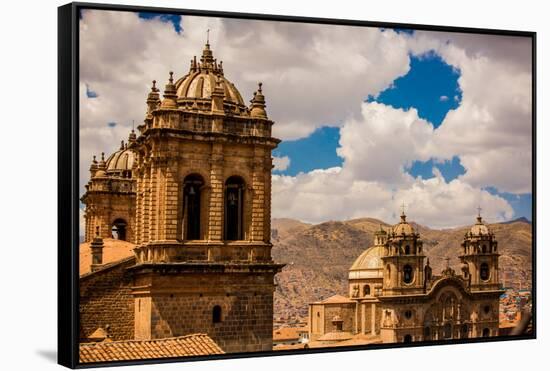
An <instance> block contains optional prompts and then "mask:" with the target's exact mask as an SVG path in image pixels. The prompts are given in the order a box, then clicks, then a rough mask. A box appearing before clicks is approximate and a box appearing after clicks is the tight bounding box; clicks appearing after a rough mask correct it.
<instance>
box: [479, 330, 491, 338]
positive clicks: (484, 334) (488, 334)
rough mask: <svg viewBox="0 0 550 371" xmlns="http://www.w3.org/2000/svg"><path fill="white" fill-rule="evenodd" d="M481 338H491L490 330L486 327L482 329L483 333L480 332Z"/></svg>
mask: <svg viewBox="0 0 550 371" xmlns="http://www.w3.org/2000/svg"><path fill="white" fill-rule="evenodd" d="M481 336H483V337H484V338H488V337H489V336H491V330H489V329H488V328H487V327H485V328H484V329H483V332H482V334H481Z"/></svg>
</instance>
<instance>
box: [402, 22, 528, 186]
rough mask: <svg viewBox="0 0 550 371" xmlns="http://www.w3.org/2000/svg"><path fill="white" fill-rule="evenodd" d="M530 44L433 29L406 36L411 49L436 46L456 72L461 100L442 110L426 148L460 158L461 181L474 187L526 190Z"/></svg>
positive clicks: (500, 37) (525, 40) (434, 153)
mask: <svg viewBox="0 0 550 371" xmlns="http://www.w3.org/2000/svg"><path fill="white" fill-rule="evenodd" d="M530 43H531V41H530V39H528V38H519V37H505V36H494V35H466V34H447V33H438V32H429V33H428V32H418V33H417V34H415V37H414V38H411V39H409V45H410V48H411V51H413V52H414V53H423V52H425V51H426V50H428V49H432V50H435V51H436V52H437V53H438V54H439V55H441V56H442V57H443V59H444V60H445V61H446V62H447V63H448V64H450V65H452V66H454V67H455V68H457V69H458V70H460V73H461V76H460V78H459V80H458V82H459V85H460V88H461V90H462V102H461V104H460V106H459V107H458V108H457V109H456V110H452V111H450V112H449V113H448V114H447V116H446V117H445V119H444V121H443V123H442V124H441V126H440V127H439V128H438V129H437V130H436V131H435V132H434V136H433V139H432V141H431V145H430V147H429V148H428V149H429V151H430V152H431V153H432V154H433V156H435V157H438V156H439V157H442V158H445V159H450V158H451V157H452V156H455V155H456V156H459V157H460V159H461V163H462V165H463V166H464V168H465V170H466V173H465V174H464V176H463V180H464V181H466V182H468V183H469V184H472V185H473V186H476V187H488V186H492V187H495V188H497V189H498V190H500V191H502V192H510V193H529V192H531V187H532V176H531V167H532V158H531V151H532V144H531V141H532V131H531V123H532V121H531V115H532V111H531V107H532V96H531V78H532V71H531V49H530V48H531V44H530ZM510 169H513V171H510Z"/></svg>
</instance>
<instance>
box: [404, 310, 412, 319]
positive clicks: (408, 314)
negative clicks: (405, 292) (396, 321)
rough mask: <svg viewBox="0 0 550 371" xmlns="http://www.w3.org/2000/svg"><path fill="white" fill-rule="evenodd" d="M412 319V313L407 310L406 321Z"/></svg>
mask: <svg viewBox="0 0 550 371" xmlns="http://www.w3.org/2000/svg"><path fill="white" fill-rule="evenodd" d="M411 317H412V311H410V310H406V311H405V318H406V319H411Z"/></svg>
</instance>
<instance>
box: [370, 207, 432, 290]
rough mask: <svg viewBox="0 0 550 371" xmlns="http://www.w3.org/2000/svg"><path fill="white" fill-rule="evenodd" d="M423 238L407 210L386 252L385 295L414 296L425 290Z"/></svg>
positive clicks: (388, 242)
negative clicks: (414, 226)
mask: <svg viewBox="0 0 550 371" xmlns="http://www.w3.org/2000/svg"><path fill="white" fill-rule="evenodd" d="M424 258H425V255H424V253H423V251H422V240H421V239H420V235H419V234H418V233H417V232H415V231H414V229H413V227H412V226H411V225H410V224H409V223H408V222H407V216H406V215H405V212H404V210H403V212H402V213H401V221H400V222H399V224H397V225H395V226H394V227H393V229H392V231H391V232H390V234H389V236H388V239H387V242H386V246H385V249H384V255H383V256H382V257H381V259H382V262H383V266H384V273H383V277H384V279H383V285H382V295H390V296H391V295H411V294H420V293H423V292H424Z"/></svg>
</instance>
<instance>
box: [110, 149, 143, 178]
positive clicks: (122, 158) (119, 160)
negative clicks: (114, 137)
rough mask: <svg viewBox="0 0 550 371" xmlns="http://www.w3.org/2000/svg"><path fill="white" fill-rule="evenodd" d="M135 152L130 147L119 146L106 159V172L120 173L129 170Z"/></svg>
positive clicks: (132, 163)
mask: <svg viewBox="0 0 550 371" xmlns="http://www.w3.org/2000/svg"><path fill="white" fill-rule="evenodd" d="M135 156H136V154H135V153H134V151H132V150H131V149H129V148H127V147H124V146H121V148H120V149H119V150H118V151H116V152H115V153H113V154H112V155H111V156H109V158H108V159H107V161H106V170H107V173H109V174H113V173H120V174H123V173H124V172H126V171H131V170H132V166H133V165H134V161H135Z"/></svg>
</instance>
